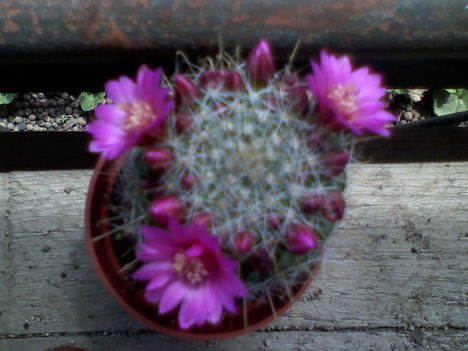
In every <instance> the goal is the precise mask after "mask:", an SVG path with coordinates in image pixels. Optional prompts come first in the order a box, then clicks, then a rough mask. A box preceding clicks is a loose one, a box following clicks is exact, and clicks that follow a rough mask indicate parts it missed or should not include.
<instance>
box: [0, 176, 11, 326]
mask: <svg viewBox="0 0 468 351" xmlns="http://www.w3.org/2000/svg"><path fill="white" fill-rule="evenodd" d="M8 178H9V175H8V174H2V173H0V318H1V315H2V314H3V308H4V307H3V306H6V305H7V303H6V300H7V297H8V296H9V295H10V292H9V289H8V288H9V285H8V284H7V282H8V274H9V257H8V256H7V252H8V243H9V238H8V235H9V233H10V228H9V210H8V208H9V206H8V198H9V191H8Z"/></svg>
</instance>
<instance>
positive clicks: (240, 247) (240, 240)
mask: <svg viewBox="0 0 468 351" xmlns="http://www.w3.org/2000/svg"><path fill="white" fill-rule="evenodd" d="M234 244H235V246H236V250H237V252H239V253H240V254H245V253H247V252H249V251H250V250H252V247H253V246H254V245H255V237H254V235H253V234H252V232H250V231H248V230H242V231H240V232H237V233H236V234H235V236H234Z"/></svg>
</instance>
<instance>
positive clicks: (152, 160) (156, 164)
mask: <svg viewBox="0 0 468 351" xmlns="http://www.w3.org/2000/svg"><path fill="white" fill-rule="evenodd" d="M145 160H146V162H148V164H149V166H150V167H151V169H152V170H154V171H163V170H167V169H169V168H170V167H171V166H172V164H173V163H174V155H173V154H172V152H170V151H169V150H168V149H165V148H159V147H155V148H152V149H149V150H148V151H146V152H145Z"/></svg>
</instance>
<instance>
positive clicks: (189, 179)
mask: <svg viewBox="0 0 468 351" xmlns="http://www.w3.org/2000/svg"><path fill="white" fill-rule="evenodd" d="M180 184H181V185H182V188H184V189H185V190H190V189H192V188H193V187H194V186H195V185H197V184H198V178H197V176H196V175H194V174H192V173H185V174H184V175H183V176H182V179H181V180H180Z"/></svg>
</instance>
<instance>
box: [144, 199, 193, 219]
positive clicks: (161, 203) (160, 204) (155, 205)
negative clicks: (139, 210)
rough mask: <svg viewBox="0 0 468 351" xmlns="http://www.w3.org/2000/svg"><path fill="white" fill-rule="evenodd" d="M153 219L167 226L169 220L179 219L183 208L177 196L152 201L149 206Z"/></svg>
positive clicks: (182, 214) (182, 213) (183, 210)
mask: <svg viewBox="0 0 468 351" xmlns="http://www.w3.org/2000/svg"><path fill="white" fill-rule="evenodd" d="M150 210H151V214H152V215H153V217H154V218H155V219H156V220H157V221H158V222H160V223H161V224H163V225H167V224H168V222H169V219H170V218H175V219H181V218H182V217H183V216H184V214H185V208H184V206H183V204H182V202H181V201H180V199H179V197H178V196H175V195H170V196H165V197H161V198H159V199H156V200H154V201H153V202H152V203H151V206H150Z"/></svg>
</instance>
